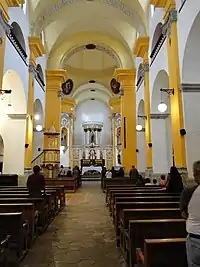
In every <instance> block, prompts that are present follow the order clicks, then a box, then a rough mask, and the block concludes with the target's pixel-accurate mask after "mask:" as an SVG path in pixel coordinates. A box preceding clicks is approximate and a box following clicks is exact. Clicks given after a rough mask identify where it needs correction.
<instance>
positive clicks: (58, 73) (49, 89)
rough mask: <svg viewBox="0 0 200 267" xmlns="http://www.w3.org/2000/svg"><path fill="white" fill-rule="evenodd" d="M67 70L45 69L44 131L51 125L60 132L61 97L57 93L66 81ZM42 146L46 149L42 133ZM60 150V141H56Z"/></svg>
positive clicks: (46, 144)
mask: <svg viewBox="0 0 200 267" xmlns="http://www.w3.org/2000/svg"><path fill="white" fill-rule="evenodd" d="M66 78H67V72H66V71H65V70H62V69H58V70H46V107H45V131H49V129H50V128H51V127H52V126H53V127H54V128H55V131H56V132H57V133H60V120H61V98H60V97H59V96H58V93H59V92H60V90H61V85H62V83H64V82H65V81H66ZM44 148H45V149H48V136H47V135H44ZM57 149H58V150H60V141H58V142H57Z"/></svg>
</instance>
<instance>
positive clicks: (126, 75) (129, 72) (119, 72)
mask: <svg viewBox="0 0 200 267" xmlns="http://www.w3.org/2000/svg"><path fill="white" fill-rule="evenodd" d="M114 77H115V79H117V80H119V79H120V80H123V79H125V80H128V79H131V80H135V77H136V69H115V72H114Z"/></svg>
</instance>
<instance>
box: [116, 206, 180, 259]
mask: <svg viewBox="0 0 200 267" xmlns="http://www.w3.org/2000/svg"><path fill="white" fill-rule="evenodd" d="M144 219H181V213H180V209H178V208H163V209H158V208H153V209H125V210H123V211H122V213H121V217H120V226H119V228H116V238H117V239H119V240H120V242H119V243H120V248H121V250H122V253H123V255H125V254H126V253H125V235H126V236H127V233H128V227H129V220H144Z"/></svg>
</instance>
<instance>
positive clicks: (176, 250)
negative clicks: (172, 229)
mask: <svg viewBox="0 0 200 267" xmlns="http://www.w3.org/2000/svg"><path fill="white" fill-rule="evenodd" d="M160 266H162V267H187V256H186V247H185V238H172V239H171V238H167V239H146V240H145V242H144V267H160Z"/></svg>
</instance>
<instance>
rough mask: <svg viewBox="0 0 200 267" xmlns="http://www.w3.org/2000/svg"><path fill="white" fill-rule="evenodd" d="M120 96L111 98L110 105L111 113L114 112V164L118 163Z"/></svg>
mask: <svg viewBox="0 0 200 267" xmlns="http://www.w3.org/2000/svg"><path fill="white" fill-rule="evenodd" d="M120 104H121V101H120V97H114V98H112V99H110V100H109V105H110V108H111V114H112V121H111V123H112V148H113V166H116V165H117V162H116V159H117V155H116V149H117V143H116V125H115V114H116V113H120Z"/></svg>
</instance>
